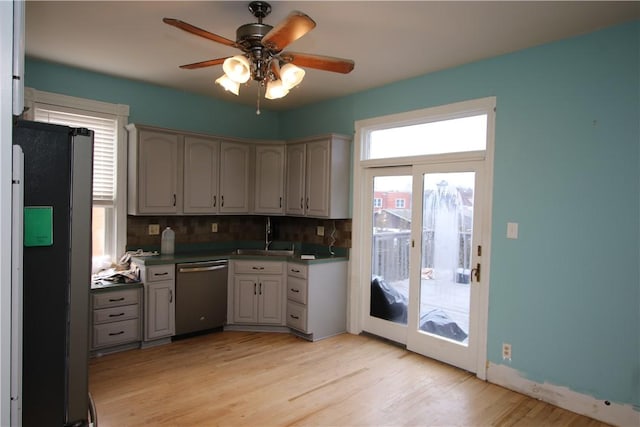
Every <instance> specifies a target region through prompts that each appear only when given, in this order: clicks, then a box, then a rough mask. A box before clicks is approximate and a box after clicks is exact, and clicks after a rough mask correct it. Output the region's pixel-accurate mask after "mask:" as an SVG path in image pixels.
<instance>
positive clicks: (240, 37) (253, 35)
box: [236, 22, 273, 47]
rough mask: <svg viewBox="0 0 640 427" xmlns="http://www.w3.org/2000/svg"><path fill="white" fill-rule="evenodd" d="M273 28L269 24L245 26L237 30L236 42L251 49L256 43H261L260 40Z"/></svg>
mask: <svg viewBox="0 0 640 427" xmlns="http://www.w3.org/2000/svg"><path fill="white" fill-rule="evenodd" d="M272 28H273V27H272V26H271V25H267V24H259V23H257V22H256V23H252V24H245V25H242V26H240V27H238V29H237V30H236V42H237V43H238V44H241V45H243V46H246V47H250V46H252V45H254V44H256V43H260V40H262V38H263V37H264V36H265V35H266V34H267V33H268V32H269V31H271V29H272Z"/></svg>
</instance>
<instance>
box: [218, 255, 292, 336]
mask: <svg viewBox="0 0 640 427" xmlns="http://www.w3.org/2000/svg"><path fill="white" fill-rule="evenodd" d="M285 265H286V263H284V262H282V261H261V260H232V261H231V263H230V269H229V274H230V278H231V280H230V284H232V289H230V292H229V298H230V299H231V301H229V304H228V306H229V309H230V310H231V312H230V313H229V315H228V316H227V317H228V319H232V323H233V324H246V325H274V326H278V325H282V326H283V325H284V312H285V309H284V302H285V294H284V277H285V274H284V269H285Z"/></svg>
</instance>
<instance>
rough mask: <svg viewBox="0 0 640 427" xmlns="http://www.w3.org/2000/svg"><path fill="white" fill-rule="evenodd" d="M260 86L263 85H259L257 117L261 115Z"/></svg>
mask: <svg viewBox="0 0 640 427" xmlns="http://www.w3.org/2000/svg"><path fill="white" fill-rule="evenodd" d="M260 86H262V85H260V84H259V85H258V100H257V101H256V116H259V115H260Z"/></svg>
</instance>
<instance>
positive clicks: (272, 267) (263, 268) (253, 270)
mask: <svg viewBox="0 0 640 427" xmlns="http://www.w3.org/2000/svg"><path fill="white" fill-rule="evenodd" d="M283 264H284V263H282V262H273V261H271V262H269V261H234V263H233V265H234V267H233V268H234V272H235V273H239V274H282V270H283Z"/></svg>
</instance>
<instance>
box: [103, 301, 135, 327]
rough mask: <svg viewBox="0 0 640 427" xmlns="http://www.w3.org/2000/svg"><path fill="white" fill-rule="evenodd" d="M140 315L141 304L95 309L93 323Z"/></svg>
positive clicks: (127, 318)
mask: <svg viewBox="0 0 640 427" xmlns="http://www.w3.org/2000/svg"><path fill="white" fill-rule="evenodd" d="M138 316H139V305H138V304H133V305H123V306H121V307H110V308H102V309H99V310H93V323H94V324H99V323H107V322H118V321H121V320H129V319H136V318H138Z"/></svg>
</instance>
